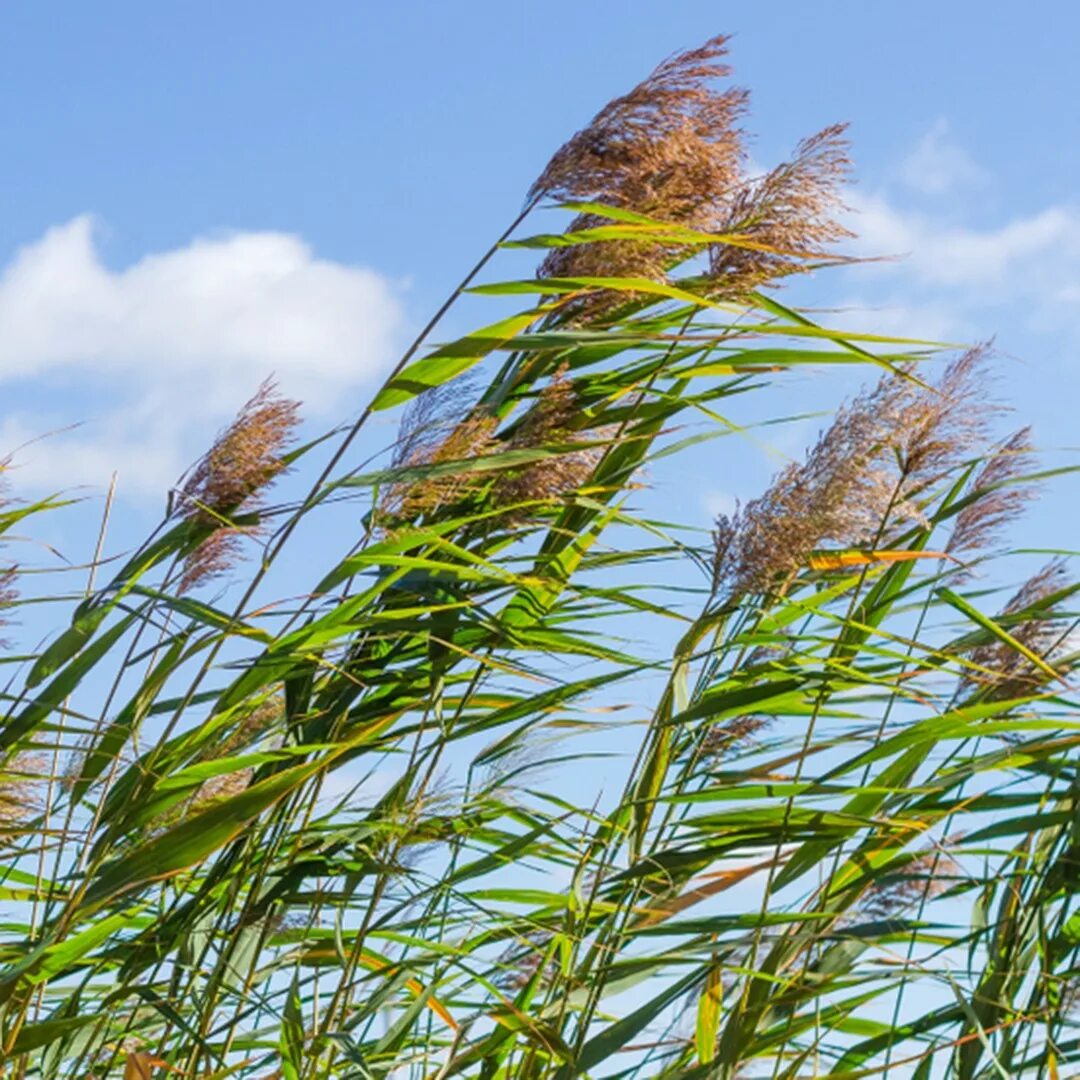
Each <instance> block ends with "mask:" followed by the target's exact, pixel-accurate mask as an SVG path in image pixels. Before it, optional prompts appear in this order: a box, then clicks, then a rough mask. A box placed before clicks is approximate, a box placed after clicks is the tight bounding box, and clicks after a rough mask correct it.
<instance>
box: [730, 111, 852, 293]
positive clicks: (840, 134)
mask: <svg viewBox="0 0 1080 1080" xmlns="http://www.w3.org/2000/svg"><path fill="white" fill-rule="evenodd" d="M845 131H846V125H844V124H834V125H832V126H831V127H827V128H825V129H824V130H823V131H820V132H818V134H816V135H813V136H811V137H810V138H808V139H804V140H803V141H802V142H801V143H799V145H798V147H797V148H796V151H795V154H794V156H793V157H792V158H791V160H790V161H786V162H784V163H783V164H782V165H778V166H777V167H776V168H775V169H772V170H771V171H769V172H767V173H766V174H765V175H764V176H762V177H760V178H759V179H757V180H754V181H751V182H748V183H746V184H743V185H742V186H741V187H740V188H739V190H738V191H737V192H736V193H735V196H734V198H733V199H732V203H731V206H730V208H729V210H728V213H727V216H726V217H725V219H724V220H723V221H721V222H718V223H717V229H718V231H720V232H725V233H731V234H734V235H736V236H738V238H739V239H740V240H742V241H749V242H750V243H751V245H753V246H746V247H744V246H740V245H739V244H735V243H733V244H717V245H715V246H714V247H713V248H712V249H711V252H710V258H709V276H710V277H711V278H712V281H713V292H714V295H716V296H718V297H721V298H724V299H737V298H739V297H740V296H742V295H743V294H745V293H747V292H748V291H750V290H751V289H756V288H759V287H761V286H762V285H765V284H767V283H769V282H772V281H776V280H777V279H779V278H782V277H786V276H788V275H790V274H793V273H798V272H800V271H804V270H807V269H810V268H811V267H812V266H813V264H814V261H815V260H818V259H820V258H822V257H826V256H828V255H829V250H830V247H831V245H833V244H835V243H837V242H838V241H839V240H842V239H844V238H846V237H848V236H850V235H851V233H850V232H849V230H848V229H846V228H845V227H844V226H843V225H841V224H840V222H839V221H838V220H837V218H836V214H837V212H838V211H839V210H840V209H842V203H841V200H840V195H839V191H840V187H841V185H842V184H843V183H844V181H845V180H846V179H847V175H848V172H849V169H850V161H849V159H848V143H847V139H846V138H845V134H844V133H845Z"/></svg>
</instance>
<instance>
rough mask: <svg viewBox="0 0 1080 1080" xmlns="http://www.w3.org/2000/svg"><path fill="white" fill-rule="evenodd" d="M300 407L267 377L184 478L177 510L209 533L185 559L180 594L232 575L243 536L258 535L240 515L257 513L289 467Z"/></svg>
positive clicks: (178, 490) (177, 499) (176, 495)
mask: <svg viewBox="0 0 1080 1080" xmlns="http://www.w3.org/2000/svg"><path fill="white" fill-rule="evenodd" d="M299 410H300V405H299V402H296V401H293V400H291V399H289V398H285V397H282V396H280V395H279V394H278V393H277V389H276V386H275V384H274V382H273V381H272V380H270V379H267V380H266V381H265V382H263V383H262V385H261V386H260V387H259V389H258V391H257V392H256V393H255V395H254V396H253V397H252V398H251V399H250V400H249V401H248V402H247V403H246V404H245V405H244V407H243V408H242V409H241V410H240V412H239V413H238V414H237V416H236V419H235V420H233V422H232V423H231V424H230V425H229V426H228V427H227V428H225V429H224V431H222V432H221V433H220V434H219V435H218V437H217V438H216V439H215V440H214V443H213V445H212V446H211V447H210V449H209V450H208V451H207V452H206V453H205V454H204V455H203V457H202V458H200V459H199V461H198V462H197V463H196V464H195V466H194V467H193V468H192V469H191V470H190V471H189V472H188V473H187V474H186V476H185V477H184V478H183V479H182V480H181V482H180V484H179V485H178V487H177V489H176V492H175V502H174V512H176V513H178V514H179V515H180V516H181V517H183V518H184V519H186V520H187V521H188V522H190V523H191V524H192V525H194V526H197V527H199V528H200V529H202V530H209V531H208V534H207V535H206V537H205V538H204V539H203V540H202V541H201V542H200V543H199V544H198V546H197V547H196V548H195V549H194V550H193V551H191V552H190V553H189V554H188V555H187V557H186V558H185V559H184V564H183V568H182V571H181V576H180V583H179V590H180V592H182V593H184V592H190V591H191V590H192V589H194V588H196V587H197V586H199V585H202V584H204V583H205V582H207V581H209V580H211V579H213V578H216V577H219V576H220V575H222V574H224V573H227V572H228V571H229V570H230V569H231V568H232V567H233V566H234V565H235V563H236V562H237V560H238V558H239V555H240V550H241V547H242V544H243V541H244V539H245V538H250V537H254V536H258V535H259V533H260V526H259V525H258V523H257V522H254V523H253V522H244V523H242V524H241V523H240V522H238V521H237V520H236V519H238V518H251V517H253V516H255V515H257V514H258V513H259V511H260V510H261V509H262V507H263V495H264V494H265V492H266V490H267V488H269V486H270V485H271V484H272V483H273V482H274V480H275V479H277V478H278V477H279V476H280V475H281V474H282V473H283V472H284V471H285V465H284V463H283V462H282V460H281V458H282V454H283V452H284V450H285V449H286V447H287V446H288V445H289V444H290V443H291V442H292V439H293V435H294V432H295V429H296V426H297V424H298V423H299V422H300V412H299Z"/></svg>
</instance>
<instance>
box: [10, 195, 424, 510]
mask: <svg viewBox="0 0 1080 1080" xmlns="http://www.w3.org/2000/svg"><path fill="white" fill-rule="evenodd" d="M402 324H403V316H402V307H401V301H400V298H399V296H398V291H397V289H396V288H395V286H394V285H393V284H392V283H391V282H390V281H388V280H387V279H386V278H384V277H382V276H381V275H379V274H378V273H376V272H374V271H372V270H369V269H365V268H362V267H356V266H347V265H343V264H341V263H336V262H331V261H328V260H325V259H319V258H318V257H316V256H315V254H314V253H313V252H312V250H311V248H310V247H309V246H308V245H307V244H305V243H304V242H303V240H302V239H300V238H299V237H297V236H293V235H288V234H284V233H277V232H248V233H233V234H229V235H222V236H216V237H211V238H199V239H196V240H193V241H192V242H191V243H190V244H188V245H187V246H185V247H180V248H176V249H174V250H171V251H165V252H160V253H156V254H149V255H146V256H145V257H143V258H141V259H140V260H139V261H138V262H136V263H134V264H133V265H131V266H129V267H126V268H123V269H119V270H114V269H111V268H110V267H109V266H107V265H106V264H105V263H104V262H103V260H102V258H101V255H100V252H99V250H98V247H97V244H96V242H95V225H94V221H93V219H92V218H91V217H90V216H88V215H84V216H80V217H77V218H75V219H74V220H72V221H69V222H67V223H65V224H62V225H57V226H55V227H54V228H51V229H49V230H48V231H47V232H46V233H45V235H44V236H42V237H41V238H40V239H39V240H37V241H35V242H33V243H31V244H29V245H27V246H25V247H23V248H22V249H21V250H19V251H18V252H17V253H16V254H15V255H14V257H13V258H12V259H11V260H10V262H9V263H8V264H7V266H6V267H5V268H4V270H3V272H2V274H0V382H3V383H6V384H7V385H8V387H9V400H10V391H12V390H14V391H18V392H21V393H23V395H24V396H25V395H26V394H27V393H29V394H30V395H31V400H32V401H33V402H34V403H35V404H38V399H40V404H38V407H35V408H30V409H24V410H23V411H21V412H16V413H15V414H14V415H13V414H12V413H11V412H10V411H9V412H7V413H6V415H5V416H4V417H3V421H2V424H0V438H2V439H3V444H2V449H4V450H10V449H12V448H13V447H14V446H16V445H18V444H19V443H21V442H23V441H25V440H26V439H28V438H33V437H35V436H37V435H40V434H42V433H44V432H45V431H47V430H49V429H52V428H57V427H61V426H64V425H66V424H69V423H72V422H76V421H83V422H85V423H84V426H83V427H81V428H79V429H78V430H76V431H75V432H73V433H71V434H62V435H58V436H56V437H55V438H51V439H47V440H44V441H42V442H39V443H37V444H35V445H34V446H32V447H29V448H28V449H27V450H26V451H25V452H24V453H23V454H21V455H20V462H21V463H22V464H24V466H25V468H24V479H26V480H30V481H31V482H33V483H36V484H38V485H46V486H48V485H51V484H54V483H57V482H62V483H63V484H65V485H70V484H71V483H75V482H85V483H102V482H105V481H106V480H107V479H108V475H109V473H110V472H111V471H112V468H120V470H121V472H122V473H126V474H127V475H125V477H124V480H125V481H126V484H127V486H128V487H129V488H130V485H131V484H134V485H135V487H136V488H138V489H147V490H149V489H153V488H156V489H157V490H159V491H160V490H161V488H160V485H162V484H167V483H168V482H169V480H170V479H171V478H172V477H174V476H175V474H176V470H177V469H178V468H182V467H183V465H184V464H186V463H187V461H188V460H189V458H190V455H191V453H192V447H198V446H201V445H203V444H204V443H205V440H206V438H207V437H208V435H212V433H213V431H214V430H216V429H217V428H218V427H219V426H220V425H221V423H222V422H223V421H224V420H225V419H227V418H228V417H229V416H230V415H231V414H232V413H233V412H234V411H235V409H236V408H237V407H238V406H239V405H240V404H242V402H243V401H244V400H246V398H247V397H248V396H250V394H251V393H252V392H253V390H254V389H255V387H256V386H257V385H258V384H259V383H260V382H261V381H262V380H263V379H264V378H266V377H267V376H268V375H270V374H274V376H275V377H276V378H277V380H278V382H279V383H280V385H281V388H282V390H283V391H284V392H286V393H289V394H291V395H294V396H297V397H300V398H301V399H303V401H304V402H305V412H306V413H308V414H311V413H312V412H316V413H318V412H327V411H329V410H331V409H333V410H335V412H336V410H337V409H339V408H341V407H342V401H343V400H348V398H349V396H350V395H351V394H352V393H353V392H355V391H357V390H358V389H363V388H364V387H365V386H366V385H369V384H370V383H371V381H372V379H373V378H374V377H376V376H377V375H378V374H379V373H380V372H381V371H383V370H384V369H385V368H386V367H387V365H388V363H389V362H390V360H391V357H392V355H393V350H394V345H395V343H396V341H397V340H398V338H399V335H400V332H401V329H402ZM46 390H47V391H48V392H47V393H46ZM118 406H119V407H118Z"/></svg>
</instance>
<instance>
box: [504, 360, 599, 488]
mask: <svg viewBox="0 0 1080 1080" xmlns="http://www.w3.org/2000/svg"><path fill="white" fill-rule="evenodd" d="M578 417H579V406H578V403H577V397H576V395H575V393H574V387H573V383H572V381H571V380H570V379H569V378H568V376H567V374H566V367H565V366H563V367H561V368H559V370H558V371H556V372H555V374H554V375H553V376H552V378H551V380H550V381H549V382H548V383H547V384H546V385H545V386H544V387H543V388H542V389H541V390H540V392H539V394H538V395H537V399H536V403H535V404H534V405H533V407H532V409H530V411H529V412H528V413H527V414H526V415H525V417H524V418H523V419H522V421H521V423H520V424H519V425H518V427H517V429H516V430H515V431H514V433H513V435H512V436H511V438H510V440H509V445H510V447H511V448H512V449H515V450H535V449H540V448H543V447H550V446H553V445H555V444H560V443H562V444H565V443H574V442H579V441H581V439H582V433H581V432H580V430H579V429H578V427H577V420H578ZM593 434H594V436H595V437H596V438H598V439H602V438H604V437H606V436H608V435H610V434H612V432H610V431H597V432H594V433H593ZM603 453H604V448H603V447H602V446H589V447H584V448H583V449H581V450H575V451H571V452H569V453H560V454H559V455H558V456H557V457H553V458H548V459H545V460H542V461H536V462H533V463H532V464H529V465H525V466H523V467H522V468H520V469H513V470H509V471H507V472H506V473H503V474H501V475H500V477H499V479H498V481H497V482H496V485H495V491H494V497H495V500H496V501H497V502H498V503H500V504H503V505H509V504H515V503H530V502H532V503H545V502H554V501H557V500H559V499H561V498H563V497H564V496H566V495H568V494H571V493H573V492H574V491H576V490H577V489H578V488H580V487H581V486H582V485H583V484H585V483H587V482H588V480H589V479H590V477H591V476H592V474H593V472H594V471H595V469H596V466H597V464H598V463H599V462H600V459H601V458H602V457H603Z"/></svg>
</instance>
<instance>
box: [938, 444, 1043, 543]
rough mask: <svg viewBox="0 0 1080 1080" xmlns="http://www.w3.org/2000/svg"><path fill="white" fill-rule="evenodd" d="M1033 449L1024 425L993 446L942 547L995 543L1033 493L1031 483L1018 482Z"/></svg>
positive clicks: (1028, 467) (1030, 464)
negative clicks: (946, 543)
mask: <svg viewBox="0 0 1080 1080" xmlns="http://www.w3.org/2000/svg"><path fill="white" fill-rule="evenodd" d="M1034 453H1035V451H1034V447H1033V446H1032V442H1031V428H1028V427H1025V428H1021V429H1020V430H1019V431H1016V432H1014V433H1013V434H1012V435H1010V436H1009V438H1007V439H1006V440H1005V441H1004V442H1002V443H999V444H998V445H997V446H996V447H994V449H993V451H992V452H991V453H990V455H989V456H988V457H987V458H986V460H985V461H984V463H983V465H982V467H981V468H980V469H979V471H978V472H977V473H976V474H975V477H974V479H973V480H972V482H971V486H970V489H969V491H968V497H969V498H970V499H971V500H972V501H971V502H969V503H968V504H967V505H966V506H965V507H964V508H963V509H962V510H961V511H960V512H959V513H958V514H957V515H956V519H955V521H954V523H953V530H952V535H951V536H950V537H949V544H948V548H947V549H946V550H948V551H949V552H950V553H952V552H965V551H967V552H970V551H978V550H985V549H986V548H989V547H991V546H992V545H993V544H994V543H996V541H997V537H998V535H999V534H1000V532H1001V530H1002V528H1003V527H1004V526H1005V525H1007V524H1008V523H1009V522H1010V521H1012V520H1013V519H1014V518H1015V517H1016V516H1017V515H1018V514H1020V512H1021V511H1022V510H1023V508H1024V506H1025V505H1026V504H1027V503H1028V502H1029V501H1030V500H1031V499H1033V498H1034V497H1035V494H1036V490H1035V488H1034V486H1033V485H1031V484H1021V483H1019V482H1018V481H1019V479H1020V477H1022V476H1023V475H1024V474H1025V473H1026V472H1028V471H1029V470H1030V469H1031V466H1032V464H1033V462H1034Z"/></svg>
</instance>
